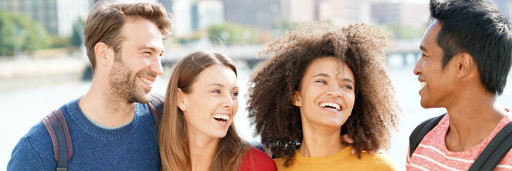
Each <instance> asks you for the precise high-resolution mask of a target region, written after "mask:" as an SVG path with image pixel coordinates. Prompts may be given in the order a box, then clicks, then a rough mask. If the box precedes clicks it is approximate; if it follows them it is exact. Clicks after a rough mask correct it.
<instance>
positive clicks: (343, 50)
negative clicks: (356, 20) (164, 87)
mask: <svg viewBox="0 0 512 171" xmlns="http://www.w3.org/2000/svg"><path fill="white" fill-rule="evenodd" d="M386 44H387V41H386V34H385V33H384V32H383V31H382V30H380V29H379V28H378V27H377V26H370V25H366V24H354V25H349V26H346V27H342V28H341V29H336V28H333V27H332V26H329V25H327V24H320V23H316V24H307V25H301V26H298V27H295V28H292V29H291V30H290V31H289V32H287V33H285V34H284V35H283V36H281V37H279V38H277V39H276V40H274V41H271V42H269V43H267V44H266V45H265V46H264V48H263V50H262V51H261V52H260V54H259V55H268V56H270V57H271V58H270V59H268V60H267V61H265V62H264V63H262V64H261V65H259V66H258V67H257V68H256V69H255V71H254V72H253V75H252V76H251V79H250V87H249V95H248V96H249V100H248V107H247V110H248V112H249V118H250V119H251V120H252V124H255V125H256V134H259V135H261V142H262V144H263V145H264V146H265V147H266V148H269V149H270V150H271V151H272V153H273V154H274V155H275V157H277V158H281V157H285V159H286V162H285V163H284V165H285V166H290V165H291V164H292V159H293V157H294V155H295V151H296V150H298V149H299V148H300V146H301V143H302V137H303V135H302V124H301V117H300V111H299V108H298V107H296V106H294V105H293V104H292V97H293V95H294V92H295V91H298V89H299V85H300V83H301V80H302V77H303V76H304V73H305V71H306V68H307V67H308V66H309V65H310V64H311V62H312V61H313V60H315V59H318V58H322V57H334V58H336V59H339V60H341V61H343V62H345V63H346V64H347V65H348V66H349V68H350V69H351V70H352V72H353V73H354V77H355V84H356V86H355V97H356V98H355V103H354V108H353V110H352V114H351V116H350V117H349V118H348V120H347V121H346V122H345V124H344V125H343V126H342V127H341V134H342V135H343V134H348V135H349V136H350V137H351V138H352V139H353V140H354V142H353V144H351V145H352V146H353V149H355V150H356V152H357V155H358V157H361V151H362V150H380V149H386V150H387V149H389V142H390V140H391V134H392V132H393V131H397V130H398V123H399V118H398V115H399V113H400V111H401V110H400V108H399V106H398V103H397V101H396V100H395V98H394V87H393V85H392V83H391V79H390V77H389V75H388V73H387V67H386V62H385V61H386V57H385V53H384V48H385V47H386ZM342 135H340V136H342ZM340 143H344V144H346V145H348V144H347V143H346V142H340Z"/></svg>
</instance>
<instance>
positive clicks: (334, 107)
mask: <svg viewBox="0 0 512 171" xmlns="http://www.w3.org/2000/svg"><path fill="white" fill-rule="evenodd" d="M320 107H322V108H330V109H336V110H337V111H341V107H340V105H338V104H336V103H320Z"/></svg>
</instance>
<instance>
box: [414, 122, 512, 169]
mask: <svg viewBox="0 0 512 171" xmlns="http://www.w3.org/2000/svg"><path fill="white" fill-rule="evenodd" d="M449 118H450V117H449V116H448V115H445V116H444V117H443V118H442V119H441V121H439V124H438V125H437V126H435V127H434V129H432V130H431V131H430V132H429V133H428V134H427V135H426V136H425V138H423V140H422V141H421V143H420V144H419V146H418V147H417V148H416V150H415V151H414V153H413V155H412V157H409V156H410V155H409V154H407V159H406V168H407V170H408V171H415V170H468V169H469V167H470V166H471V164H473V162H474V161H475V160H476V158H477V157H478V155H480V153H481V152H482V151H483V150H484V148H485V147H486V146H487V144H489V142H490V141H491V140H492V138H494V136H495V135H496V134H497V133H498V132H499V131H500V130H501V129H502V128H503V127H505V125H507V124H508V123H509V122H510V118H509V116H508V115H507V116H505V117H503V119H501V121H500V122H499V123H498V126H496V128H494V130H493V131H492V132H491V134H489V136H488V137H487V138H485V139H484V141H482V143H480V144H478V145H477V146H475V147H473V148H471V149H470V150H467V151H462V152H453V151H449V150H448V149H447V148H446V142H445V139H446V134H447V133H448V128H449V126H450V120H449ZM408 151H409V150H408ZM494 170H495V171H504V170H508V171H512V150H510V151H509V152H508V153H507V154H506V155H505V157H504V158H503V159H502V160H501V161H500V162H499V163H498V165H497V166H496V168H494Z"/></svg>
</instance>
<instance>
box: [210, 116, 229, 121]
mask: <svg viewBox="0 0 512 171" xmlns="http://www.w3.org/2000/svg"><path fill="white" fill-rule="evenodd" d="M212 117H213V119H215V120H217V121H222V122H227V121H228V120H229V115H223V114H215V115H212Z"/></svg>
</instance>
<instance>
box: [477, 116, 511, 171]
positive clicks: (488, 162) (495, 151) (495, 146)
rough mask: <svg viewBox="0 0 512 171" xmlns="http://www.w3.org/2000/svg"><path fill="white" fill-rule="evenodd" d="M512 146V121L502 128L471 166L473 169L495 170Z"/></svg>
mask: <svg viewBox="0 0 512 171" xmlns="http://www.w3.org/2000/svg"><path fill="white" fill-rule="evenodd" d="M511 147H512V122H511V123H508V124H507V125H506V126H505V127H504V128H502V129H501V131H500V132H498V134H496V136H494V138H493V139H492V140H491V142H489V144H487V146H486V147H485V148H484V150H483V151H482V153H480V155H479V156H478V158H476V160H475V162H474V163H473V164H472V165H471V167H470V168H469V171H472V170H489V171H491V170H493V169H494V168H495V167H496V165H498V163H499V162H500V161H501V159H502V158H503V157H505V155H506V154H507V153H508V151H509V150H510V148H511Z"/></svg>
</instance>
